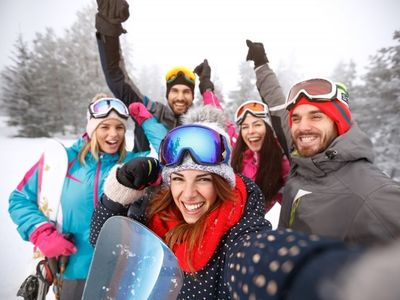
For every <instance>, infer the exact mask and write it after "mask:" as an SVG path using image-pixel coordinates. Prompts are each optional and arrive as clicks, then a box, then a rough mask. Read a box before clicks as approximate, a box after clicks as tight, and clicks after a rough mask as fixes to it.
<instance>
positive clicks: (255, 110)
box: [235, 101, 268, 124]
mask: <svg viewBox="0 0 400 300" xmlns="http://www.w3.org/2000/svg"><path fill="white" fill-rule="evenodd" d="M247 112H250V113H252V114H253V115H255V116H266V115H268V107H267V106H266V105H265V104H264V103H261V102H257V101H247V102H245V103H243V104H242V105H241V106H239V108H238V109H237V110H236V113H235V123H237V124H239V123H240V122H241V121H242V120H243V118H244V116H245V115H246V113H247Z"/></svg>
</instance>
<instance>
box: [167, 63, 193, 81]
mask: <svg viewBox="0 0 400 300" xmlns="http://www.w3.org/2000/svg"><path fill="white" fill-rule="evenodd" d="M179 74H183V76H184V77H185V79H186V80H187V81H189V82H191V83H193V84H194V83H195V81H196V74H194V73H193V71H191V70H189V69H188V68H185V67H175V68H172V69H171V70H169V71H168V73H167V74H166V75H165V80H166V81H167V83H170V82H173V81H174V80H175V79H176V78H177V77H178V76H179Z"/></svg>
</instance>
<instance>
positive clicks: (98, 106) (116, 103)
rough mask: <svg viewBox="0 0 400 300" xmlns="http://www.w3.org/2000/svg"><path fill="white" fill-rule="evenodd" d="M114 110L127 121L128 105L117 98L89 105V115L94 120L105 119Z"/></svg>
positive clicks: (104, 99)
mask: <svg viewBox="0 0 400 300" xmlns="http://www.w3.org/2000/svg"><path fill="white" fill-rule="evenodd" d="M111 110H114V111H115V112H116V113H117V114H118V115H119V116H120V117H121V118H125V119H127V118H128V117H129V111H128V108H127V107H126V105H125V104H124V103H123V102H122V101H121V100H119V99H116V98H101V99H98V100H96V101H95V102H93V103H91V104H89V113H90V117H92V118H95V119H97V118H104V117H106V116H108V115H109V113H110V112H111Z"/></svg>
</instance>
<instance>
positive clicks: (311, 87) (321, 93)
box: [286, 78, 348, 110]
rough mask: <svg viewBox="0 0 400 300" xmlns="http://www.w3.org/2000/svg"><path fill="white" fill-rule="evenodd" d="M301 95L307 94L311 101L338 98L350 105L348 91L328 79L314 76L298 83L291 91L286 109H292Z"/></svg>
mask: <svg viewBox="0 0 400 300" xmlns="http://www.w3.org/2000/svg"><path fill="white" fill-rule="evenodd" d="M301 95H304V96H306V97H307V98H308V99H309V100H310V101H315V102H327V101H332V100H335V99H338V100H340V101H342V102H343V103H345V104H346V105H348V94H347V91H346V90H345V89H338V87H337V86H336V84H335V83H333V82H332V81H330V80H328V79H323V78H313V79H309V80H305V81H301V82H299V83H296V84H295V85H294V86H292V88H291V89H290V91H289V94H288V98H287V101H286V109H288V110H290V109H292V108H293V106H294V105H296V103H297V101H298V100H299V99H300V98H301V97H300V96H301Z"/></svg>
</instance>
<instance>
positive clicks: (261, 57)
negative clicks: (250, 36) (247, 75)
mask: <svg viewBox="0 0 400 300" xmlns="http://www.w3.org/2000/svg"><path fill="white" fill-rule="evenodd" d="M246 44H247V46H248V47H249V50H248V53H247V57H246V59H247V60H252V61H254V69H255V72H256V78H257V82H256V85H257V89H258V92H259V93H260V96H261V98H262V101H263V102H264V103H265V104H267V105H268V108H269V110H270V113H271V120H272V126H273V127H274V130H275V133H276V134H277V136H278V139H279V142H280V144H281V146H282V147H283V149H284V151H285V154H286V155H287V156H288V157H289V153H290V150H291V145H292V138H291V135H290V129H289V122H288V112H287V110H286V107H285V102H286V97H285V95H284V94H283V91H282V88H281V86H280V84H279V80H278V78H277V76H276V74H275V72H274V71H273V70H272V69H271V68H270V67H269V65H268V63H269V60H268V58H267V55H266V53H265V50H264V45H263V44H262V43H253V42H252V41H250V40H246Z"/></svg>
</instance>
